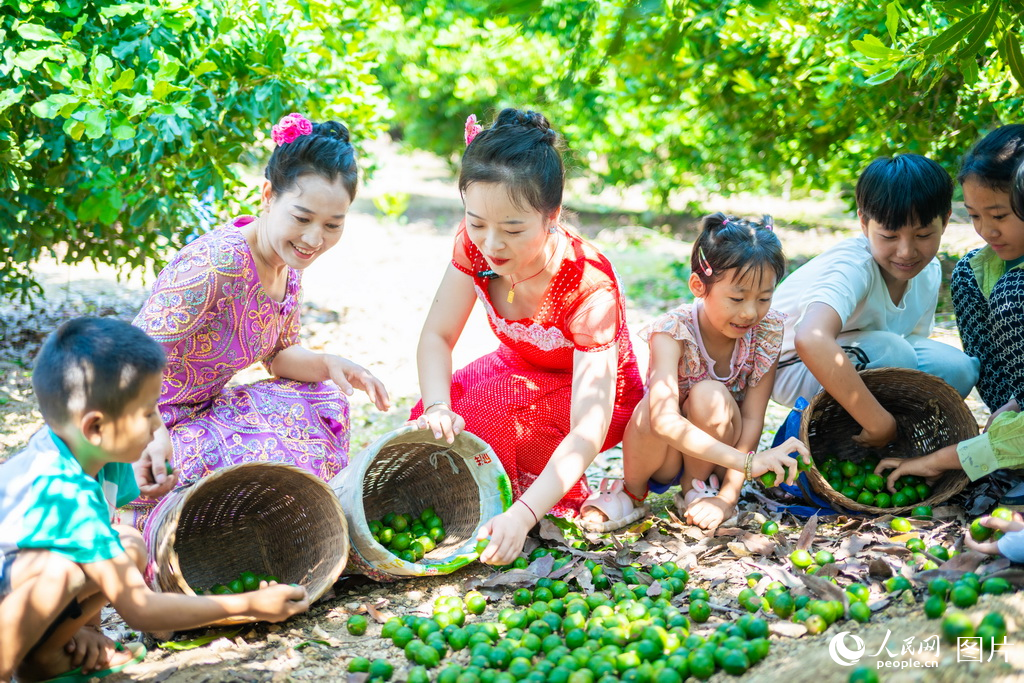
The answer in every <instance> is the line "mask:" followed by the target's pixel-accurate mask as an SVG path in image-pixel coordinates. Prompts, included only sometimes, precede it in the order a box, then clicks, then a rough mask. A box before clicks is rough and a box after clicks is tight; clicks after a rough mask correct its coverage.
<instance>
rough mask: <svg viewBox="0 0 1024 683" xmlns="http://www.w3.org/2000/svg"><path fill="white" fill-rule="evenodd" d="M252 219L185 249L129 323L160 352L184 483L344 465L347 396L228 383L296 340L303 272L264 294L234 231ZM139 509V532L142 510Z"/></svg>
mask: <svg viewBox="0 0 1024 683" xmlns="http://www.w3.org/2000/svg"><path fill="white" fill-rule="evenodd" d="M252 220H254V219H253V217H251V216H244V217H241V218H237V219H235V220H233V221H231V222H230V223H228V224H227V225H225V226H223V227H221V228H219V229H217V230H214V231H213V232H210V233H208V234H206V235H203V236H202V237H200V238H199V239H197V240H196V241H194V242H192V243H191V244H189V245H187V246H186V247H185V248H184V249H182V250H181V251H180V252H179V253H178V255H177V256H176V257H175V258H174V260H173V261H171V262H170V263H169V264H168V265H167V267H166V268H164V269H163V271H162V272H161V273H160V275H159V276H158V278H157V281H156V284H155V285H154V287H153V293H152V294H151V295H150V297H149V299H148V300H147V301H146V304H145V305H144V306H143V308H142V311H141V312H140V313H139V315H138V316H137V317H136V318H135V321H134V324H135V326H136V327H139V328H141V329H142V330H145V332H146V333H147V334H149V336H151V337H152V338H154V339H155V340H157V341H158V342H159V343H160V344H161V346H163V348H164V351H165V352H166V354H167V370H166V371H165V373H164V381H163V389H162V392H161V396H160V414H161V417H162V418H163V420H164V423H165V424H166V425H167V428H168V430H169V431H170V435H171V443H172V444H173V447H174V465H175V466H176V467H177V468H179V469H180V470H181V481H182V483H185V482H194V481H196V480H198V479H200V478H202V477H203V476H205V475H207V474H209V473H211V472H213V471H214V470H216V469H218V468H220V467H224V466H227V465H234V464H237V463H242V462H253V461H270V460H273V461H281V462H287V463H290V464H293V465H297V466H299V467H301V468H302V469H304V470H307V471H308V472H311V473H312V474H315V475H316V476H318V477H320V478H321V479H323V480H325V481H326V480H329V479H331V478H332V477H333V476H334V475H336V474H337V473H338V472H340V471H341V469H342V468H344V467H345V465H347V464H348V447H349V405H348V399H347V398H346V397H345V395H344V394H342V393H341V390H340V389H338V387H337V386H336V385H334V384H333V383H328V382H323V383H309V382H297V381H294V380H289V379H282V378H279V377H275V378H272V379H267V380H262V381H259V382H255V383H253V384H247V385H241V386H232V387H228V386H227V384H228V382H229V381H230V380H231V378H232V377H234V375H235V373H237V372H239V371H241V370H244V369H245V368H247V367H249V366H250V365H252V364H253V363H257V362H260V363H263V364H264V366H266V367H267V368H268V369H269V367H270V365H271V363H272V362H273V360H274V357H275V356H276V355H277V353H278V352H280V351H281V350H282V349H285V348H287V347H289V346H292V345H293V344H296V343H298V338H299V295H300V292H301V287H300V280H301V273H300V272H299V271H297V270H295V269H289V273H288V284H287V288H286V292H285V296H284V300H283V301H275V300H274V299H272V298H271V297H270V295H268V294H267V292H266V291H265V290H264V289H263V285H261V284H260V281H259V275H258V274H257V272H256V264H255V262H254V261H253V256H252V252H251V251H250V249H249V245H248V243H247V242H246V240H245V237H244V236H243V235H242V233H241V231H240V230H239V228H241V227H242V226H244V225H247V224H248V223H250V222H251V221H252ZM152 505H153V502H152V501H147V500H143V499H140V500H138V501H136V502H135V503H134V504H133V507H136V508H146V507H151V506H152ZM139 512H141V513H142V514H140V515H138V516H137V518H136V524H137V525H138V526H141V525H142V523H143V522H144V521H145V520H144V518H145V517H146V516H148V515H147V514H146V513H147V512H148V510H145V509H143V510H139Z"/></svg>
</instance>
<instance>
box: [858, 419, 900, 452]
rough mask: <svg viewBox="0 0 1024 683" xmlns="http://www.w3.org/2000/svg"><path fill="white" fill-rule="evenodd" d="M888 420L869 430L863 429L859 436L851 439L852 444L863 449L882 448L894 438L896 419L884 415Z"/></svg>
mask: <svg viewBox="0 0 1024 683" xmlns="http://www.w3.org/2000/svg"><path fill="white" fill-rule="evenodd" d="M886 415H887V416H888V419H886V420H884V421H882V422H880V423H879V424H877V425H872V426H871V427H870V428H868V427H863V428H862V429H861V432H860V434H858V435H857V436H855V437H853V442H854V443H855V444H857V445H858V446H863V447H864V448H882V447H883V446H886V445H888V444H889V443H891V442H892V441H893V439H895V438H896V418H894V417H893V416H892V414H891V413H886Z"/></svg>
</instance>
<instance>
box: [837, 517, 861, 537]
mask: <svg viewBox="0 0 1024 683" xmlns="http://www.w3.org/2000/svg"><path fill="white" fill-rule="evenodd" d="M862 526H864V520H863V519H860V518H855V519H851V520H850V521H848V522H846V523H845V524H843V525H842V526H841V527H839V529H838V531H839V533H840V534H842V535H846V534H852V533H854V532H855V531H859V530H860V528H861V527H862Z"/></svg>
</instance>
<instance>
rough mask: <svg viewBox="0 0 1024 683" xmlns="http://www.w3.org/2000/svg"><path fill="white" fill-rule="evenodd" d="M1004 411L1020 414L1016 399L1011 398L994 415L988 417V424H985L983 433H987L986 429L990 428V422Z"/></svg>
mask: <svg viewBox="0 0 1024 683" xmlns="http://www.w3.org/2000/svg"><path fill="white" fill-rule="evenodd" d="M1006 411H1010V412H1011V413H1019V412H1020V406H1019V405H1018V404H1017V399H1015V398H1011V399H1010V400H1009V401H1007V402H1006V403H1004V404H1003V405H1002V406H1000V407H999V408H998V409H997V410H996V411H995V412H994V413H992V414H991V415H989V416H988V422H986V423H985V431H986V432H987V431H988V428H989V427H991V426H992V421H993V420H994V419H996V418H997V417H998V416H999V414H1000V413H1005V412H1006Z"/></svg>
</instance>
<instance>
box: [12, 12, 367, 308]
mask: <svg viewBox="0 0 1024 683" xmlns="http://www.w3.org/2000/svg"><path fill="white" fill-rule="evenodd" d="M376 7H377V5H376V3H374V2H360V1H356V0H353V1H346V2H331V1H330V0H281V1H279V2H256V1H250V0H146V1H145V2H123V1H122V0H60V1H59V2H58V1H56V0H2V1H0V49H2V50H3V57H2V59H0V294H5V295H9V294H11V293H15V292H20V294H21V295H22V296H25V295H26V294H27V293H28V292H29V291H31V289H32V288H33V287H34V286H35V283H34V281H33V279H32V274H31V264H32V263H33V262H34V261H35V260H36V259H37V258H38V257H39V256H40V255H41V254H43V253H45V252H46V251H48V250H53V249H54V247H55V245H56V243H58V242H60V243H63V244H66V252H65V253H63V254H62V257H63V259H64V260H65V261H68V262H78V261H82V260H86V259H91V260H94V261H96V262H101V263H109V264H114V265H117V266H119V267H127V268H136V267H141V266H144V265H146V264H150V263H153V262H154V260H157V261H158V260H159V256H160V254H161V250H160V247H163V246H167V245H170V246H174V247H177V246H180V245H181V244H183V243H184V241H185V238H186V236H187V235H189V234H190V233H193V232H194V231H195V230H196V226H197V223H198V222H199V221H200V219H201V218H202V217H203V214H204V212H205V211H206V209H205V207H204V206H202V205H201V202H200V195H207V199H209V198H210V196H211V195H212V201H213V202H214V204H215V206H216V208H218V209H220V208H225V209H226V208H228V205H233V206H232V208H238V200H239V198H240V197H242V196H243V194H242V193H243V188H242V186H241V182H242V180H241V172H242V169H241V166H240V164H239V163H238V162H239V161H249V162H255V161H256V158H257V157H256V156H253V154H254V153H255V154H256V155H258V156H259V157H265V155H266V148H265V146H263V145H262V144H261V141H262V140H265V138H266V136H267V135H268V133H269V129H270V127H271V125H272V124H273V123H274V122H275V121H276V120H277V119H278V118H279V117H280V116H282V115H283V114H285V113H288V112H289V111H302V112H304V113H307V114H308V115H310V116H311V117H315V118H321V117H323V118H340V119H341V120H343V121H345V122H346V123H347V124H348V125H349V126H350V128H352V129H353V130H354V134H355V136H356V137H358V136H364V135H367V134H368V133H370V132H371V131H373V130H375V129H376V128H379V127H380V125H381V121H382V120H383V118H385V116H386V113H387V112H386V100H385V98H384V97H383V95H382V93H381V91H380V88H379V86H378V85H377V83H376V80H375V78H374V76H373V75H372V73H371V70H372V68H373V67H374V66H375V65H376V63H375V61H374V56H373V54H372V53H371V52H369V51H368V50H367V49H366V40H365V29H366V26H367V24H368V23H371V22H372V20H373V15H374V13H375V11H376V10H375V8H376ZM62 248H63V247H62ZM157 265H159V263H157Z"/></svg>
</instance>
